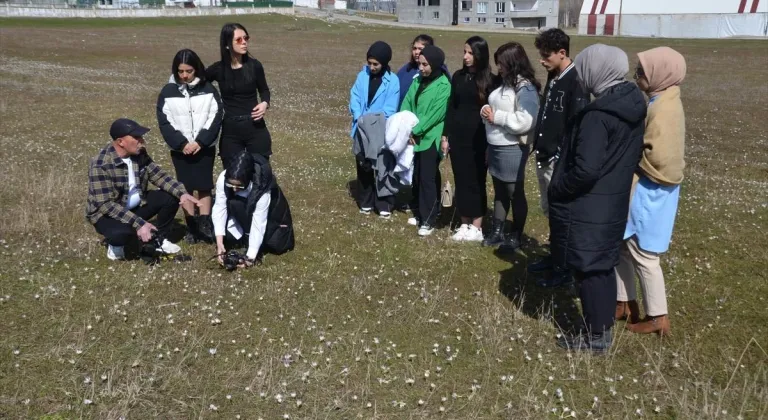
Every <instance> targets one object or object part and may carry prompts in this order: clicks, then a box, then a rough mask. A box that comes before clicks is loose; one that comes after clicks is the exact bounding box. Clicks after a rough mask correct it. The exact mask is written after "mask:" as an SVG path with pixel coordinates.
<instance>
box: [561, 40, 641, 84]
mask: <svg viewBox="0 0 768 420" xmlns="http://www.w3.org/2000/svg"><path fill="white" fill-rule="evenodd" d="M573 62H574V65H575V67H576V71H577V72H578V73H579V76H580V77H581V80H583V81H584V86H585V87H586V89H587V92H589V93H591V94H592V95H594V96H595V97H598V96H600V95H602V94H603V92H605V91H606V90H608V88H610V87H612V86H616V85H618V84H619V83H622V82H625V81H626V78H625V77H626V75H627V73H628V72H629V59H628V58H627V53H625V52H624V51H622V50H621V48H617V47H612V46H610V45H604V44H595V45H590V46H589V47H587V48H585V49H584V50H583V51H582V52H580V53H579V55H577V56H576V59H575V60H574V61H573Z"/></svg>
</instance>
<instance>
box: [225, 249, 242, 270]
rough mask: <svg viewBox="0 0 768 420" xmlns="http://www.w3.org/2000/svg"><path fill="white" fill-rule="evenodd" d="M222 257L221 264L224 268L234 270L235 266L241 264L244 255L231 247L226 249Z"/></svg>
mask: <svg viewBox="0 0 768 420" xmlns="http://www.w3.org/2000/svg"><path fill="white" fill-rule="evenodd" d="M221 259H222V265H224V268H225V269H226V270H227V271H234V270H235V269H237V266H238V265H240V264H242V263H243V261H245V256H244V255H242V254H240V253H239V252H237V251H236V250H234V249H231V250H229V251H227V252H226V253H225V254H224V255H222V257H221Z"/></svg>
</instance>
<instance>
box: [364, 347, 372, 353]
mask: <svg viewBox="0 0 768 420" xmlns="http://www.w3.org/2000/svg"><path fill="white" fill-rule="evenodd" d="M363 351H364V352H365V354H371V349H370V348H368V347H366V348H365V350H363Z"/></svg>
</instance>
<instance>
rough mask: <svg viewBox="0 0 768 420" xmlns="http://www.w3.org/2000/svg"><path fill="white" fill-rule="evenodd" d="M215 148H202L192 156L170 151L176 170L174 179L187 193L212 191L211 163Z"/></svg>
mask: <svg viewBox="0 0 768 420" xmlns="http://www.w3.org/2000/svg"><path fill="white" fill-rule="evenodd" d="M215 159H216V147H203V148H201V149H200V151H199V152H197V153H196V154H194V155H185V154H184V153H181V152H176V151H171V161H172V162H173V167H174V168H176V179H178V181H179V182H181V183H182V184H184V188H186V189H187V191H188V192H190V193H191V192H192V191H210V190H212V189H213V162H214V160H215Z"/></svg>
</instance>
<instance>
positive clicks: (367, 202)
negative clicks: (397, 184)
mask: <svg viewBox="0 0 768 420" xmlns="http://www.w3.org/2000/svg"><path fill="white" fill-rule="evenodd" d="M355 167H356V168H357V205H358V207H360V208H361V209H372V208H375V209H376V211H377V212H379V213H381V212H383V211H386V212H390V213H391V212H392V208H393V207H394V205H395V196H393V195H391V196H388V197H379V195H378V194H376V173H375V172H374V171H373V169H369V168H366V167H364V166H363V165H361V163H360V162H359V161H357V160H356V162H355Z"/></svg>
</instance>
